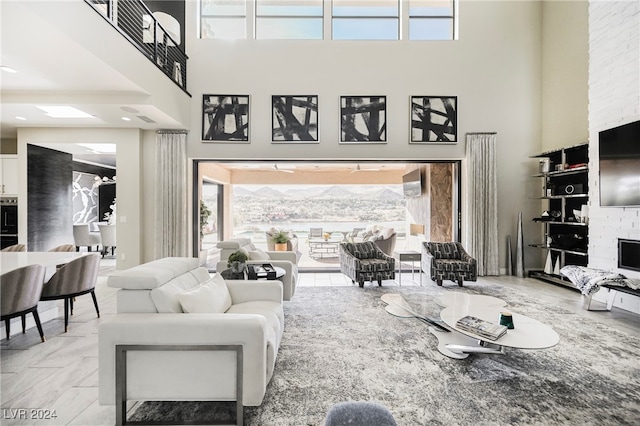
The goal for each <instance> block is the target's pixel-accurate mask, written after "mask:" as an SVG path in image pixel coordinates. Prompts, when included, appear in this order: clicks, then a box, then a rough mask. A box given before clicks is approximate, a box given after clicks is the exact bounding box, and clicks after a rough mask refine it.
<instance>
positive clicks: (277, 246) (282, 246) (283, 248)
mask: <svg viewBox="0 0 640 426" xmlns="http://www.w3.org/2000/svg"><path fill="white" fill-rule="evenodd" d="M273 249H274V250H275V251H287V243H275V244H274V245H273Z"/></svg>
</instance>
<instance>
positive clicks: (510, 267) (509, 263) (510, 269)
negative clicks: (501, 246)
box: [507, 235, 513, 275]
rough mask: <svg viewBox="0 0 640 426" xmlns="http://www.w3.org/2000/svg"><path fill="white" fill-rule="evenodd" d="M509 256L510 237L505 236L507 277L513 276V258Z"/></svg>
mask: <svg viewBox="0 0 640 426" xmlns="http://www.w3.org/2000/svg"><path fill="white" fill-rule="evenodd" d="M511 256H512V255H511V235H507V275H513V257H511Z"/></svg>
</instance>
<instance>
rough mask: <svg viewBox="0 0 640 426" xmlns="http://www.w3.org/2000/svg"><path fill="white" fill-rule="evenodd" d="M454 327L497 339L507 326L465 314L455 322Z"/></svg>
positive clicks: (502, 334)
mask: <svg viewBox="0 0 640 426" xmlns="http://www.w3.org/2000/svg"><path fill="white" fill-rule="evenodd" d="M456 327H457V328H459V329H461V330H464V331H468V332H470V333H473V334H476V335H478V336H480V337H483V338H485V339H489V340H498V339H499V338H500V337H502V336H504V334H505V333H506V332H507V327H505V326H504V325H500V324H495V323H492V322H489V321H485V320H483V319H480V318H477V317H474V316H471V315H467V316H466V317H462V318H460V319H459V320H458V321H457V322H456Z"/></svg>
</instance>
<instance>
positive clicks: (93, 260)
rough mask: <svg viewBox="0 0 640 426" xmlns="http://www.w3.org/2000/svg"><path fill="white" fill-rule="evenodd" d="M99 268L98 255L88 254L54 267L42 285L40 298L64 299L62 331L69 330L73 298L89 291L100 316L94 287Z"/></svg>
mask: <svg viewBox="0 0 640 426" xmlns="http://www.w3.org/2000/svg"><path fill="white" fill-rule="evenodd" d="M99 269H100V256H98V254H88V255H86V256H82V257H79V258H77V259H74V260H72V261H71V262H69V263H67V264H65V265H63V266H61V267H59V268H57V269H56V272H55V274H53V276H52V277H51V278H50V279H49V281H47V283H46V284H45V285H44V286H43V287H42V295H41V296H40V300H59V299H64V332H65V333H66V332H67V331H68V330H69V313H71V315H73V299H74V298H75V297H76V296H81V295H83V294H87V293H91V297H92V298H93V306H95V308H96V314H97V315H98V318H100V309H99V308H98V300H97V299H96V293H95V287H96V281H97V279H98V270H99Z"/></svg>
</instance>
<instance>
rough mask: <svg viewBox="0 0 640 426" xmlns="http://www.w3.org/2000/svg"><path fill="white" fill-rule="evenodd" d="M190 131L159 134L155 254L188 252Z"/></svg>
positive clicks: (157, 137)
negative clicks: (188, 154) (188, 152)
mask: <svg viewBox="0 0 640 426" xmlns="http://www.w3.org/2000/svg"><path fill="white" fill-rule="evenodd" d="M186 146H187V135H186V133H184V132H164V131H161V132H158V134H157V135H156V196H155V201H156V202H155V210H156V215H155V216H156V227H155V229H156V243H155V257H156V259H160V258H163V257H171V256H179V257H182V256H189V255H188V247H187V241H188V238H187V236H188V232H189V227H188V222H187V171H186V170H187V150H186Z"/></svg>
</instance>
